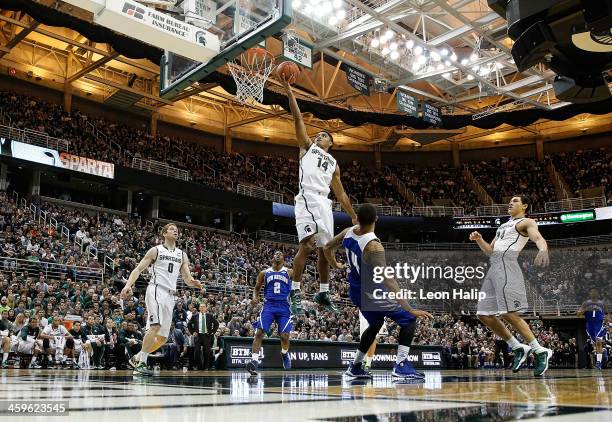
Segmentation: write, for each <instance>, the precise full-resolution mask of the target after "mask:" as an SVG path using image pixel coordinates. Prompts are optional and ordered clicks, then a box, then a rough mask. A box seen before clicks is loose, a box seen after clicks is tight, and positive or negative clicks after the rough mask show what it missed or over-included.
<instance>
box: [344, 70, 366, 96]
mask: <svg viewBox="0 0 612 422" xmlns="http://www.w3.org/2000/svg"><path fill="white" fill-rule="evenodd" d="M346 80H347V81H348V83H349V84H350V85H351V86H352V87H353V88H355V89H356V90H357V91H359V92H361V93H362V94H364V95H370V76H368V75H366V74H365V73H363V72H361V71H359V70H357V69H355V68H353V67H350V66H347V67H346Z"/></svg>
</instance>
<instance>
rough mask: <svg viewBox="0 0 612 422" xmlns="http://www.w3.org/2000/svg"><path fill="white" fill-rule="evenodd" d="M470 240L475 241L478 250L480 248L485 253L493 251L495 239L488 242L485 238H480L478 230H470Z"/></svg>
mask: <svg viewBox="0 0 612 422" xmlns="http://www.w3.org/2000/svg"><path fill="white" fill-rule="evenodd" d="M470 240H471V241H473V242H476V243H477V244H478V247H479V248H480V250H482V251H483V252H484V253H486V254H491V253H493V246H495V239H493V241H492V242H491V243H488V242H487V241H486V240H484V239H483V238H482V235H481V234H480V232H472V233H470Z"/></svg>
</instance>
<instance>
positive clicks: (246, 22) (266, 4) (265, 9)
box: [160, 0, 292, 99]
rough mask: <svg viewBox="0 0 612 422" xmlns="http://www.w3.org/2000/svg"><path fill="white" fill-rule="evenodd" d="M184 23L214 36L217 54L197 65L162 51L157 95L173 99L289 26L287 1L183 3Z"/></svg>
mask: <svg viewBox="0 0 612 422" xmlns="http://www.w3.org/2000/svg"><path fill="white" fill-rule="evenodd" d="M183 15H184V18H185V22H189V23H191V24H192V25H196V26H198V27H200V28H202V29H203V30H205V31H207V32H209V33H211V34H214V35H215V36H216V37H218V39H219V53H218V54H217V55H216V56H214V57H213V58H211V59H210V60H208V61H207V62H198V61H196V60H192V59H189V58H186V57H183V56H181V55H179V54H176V53H173V52H171V51H169V50H165V54H164V56H163V57H162V61H161V63H160V96H161V97H162V98H165V99H172V98H173V97H176V96H177V95H179V94H180V93H181V91H183V90H184V89H185V88H187V87H189V86H191V85H193V84H194V83H196V82H198V81H199V80H200V79H202V78H203V77H205V76H207V75H209V74H210V73H212V72H214V71H215V70H217V69H218V68H219V67H221V66H223V65H225V64H226V63H227V62H228V61H230V60H232V59H233V58H235V57H236V56H238V55H239V54H240V53H242V52H243V51H245V50H247V49H249V48H251V47H253V46H255V45H256V44H261V45H262V46H264V47H265V39H266V38H268V37H270V36H272V35H274V34H277V33H278V32H280V31H281V30H282V29H283V28H285V27H286V26H287V25H289V24H290V23H291V16H292V11H291V0H185V1H184V3H183Z"/></svg>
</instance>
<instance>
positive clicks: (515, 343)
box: [506, 336, 521, 350]
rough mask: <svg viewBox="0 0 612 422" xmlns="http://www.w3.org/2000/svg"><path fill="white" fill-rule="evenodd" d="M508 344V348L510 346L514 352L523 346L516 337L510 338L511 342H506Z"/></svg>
mask: <svg viewBox="0 0 612 422" xmlns="http://www.w3.org/2000/svg"><path fill="white" fill-rule="evenodd" d="M506 343H508V346H510V348H511V349H512V350H514V349H516V348H517V347H519V346H520V345H521V342H520V341H518V340H517V339H516V337H514V336H512V337H510V339H509V340H506Z"/></svg>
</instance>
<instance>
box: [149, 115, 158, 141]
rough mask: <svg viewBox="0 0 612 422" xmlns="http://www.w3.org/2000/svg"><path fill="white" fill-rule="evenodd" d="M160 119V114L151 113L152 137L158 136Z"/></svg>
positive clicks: (150, 129)
mask: <svg viewBox="0 0 612 422" xmlns="http://www.w3.org/2000/svg"><path fill="white" fill-rule="evenodd" d="M158 119H159V113H157V112H154V113H151V125H150V127H149V131H150V132H151V136H157V120H158Z"/></svg>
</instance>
